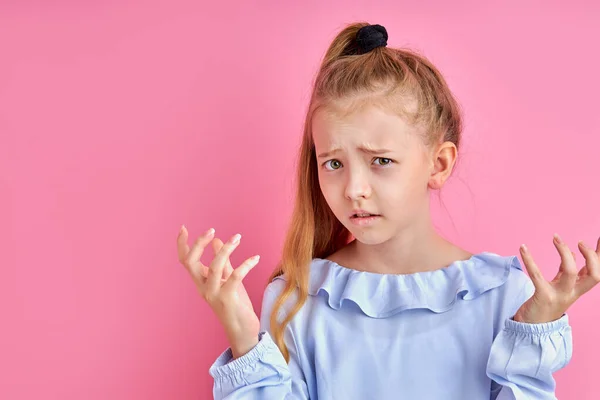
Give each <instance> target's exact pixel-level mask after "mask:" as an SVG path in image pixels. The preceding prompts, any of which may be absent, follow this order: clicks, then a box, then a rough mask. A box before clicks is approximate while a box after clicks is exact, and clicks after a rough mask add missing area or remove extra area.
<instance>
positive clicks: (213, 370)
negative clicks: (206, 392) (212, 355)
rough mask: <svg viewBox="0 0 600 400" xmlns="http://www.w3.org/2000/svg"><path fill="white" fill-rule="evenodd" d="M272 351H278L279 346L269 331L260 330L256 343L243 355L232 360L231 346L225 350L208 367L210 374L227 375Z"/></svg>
mask: <svg viewBox="0 0 600 400" xmlns="http://www.w3.org/2000/svg"><path fill="white" fill-rule="evenodd" d="M272 351H276V352H277V353H279V348H278V347H277V345H275V342H273V339H272V338H271V335H269V332H260V333H259V334H258V344H257V345H256V346H254V347H253V348H252V350H250V351H249V352H248V353H246V354H244V355H243V356H241V357H239V358H236V359H235V360H234V359H233V353H232V352H231V348H228V349H227V350H225V351H224V352H223V353H222V354H221V355H220V356H219V358H217V360H216V361H215V363H214V364H213V365H212V366H211V367H210V370H209V372H210V375H212V377H213V378H215V379H217V378H225V377H228V376H230V375H233V374H235V373H236V372H238V371H241V370H242V369H244V368H245V367H247V366H249V365H253V364H255V363H256V362H257V361H259V360H260V359H262V358H263V356H264V354H265V353H269V352H272Z"/></svg>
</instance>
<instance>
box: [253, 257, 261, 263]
mask: <svg viewBox="0 0 600 400" xmlns="http://www.w3.org/2000/svg"><path fill="white" fill-rule="evenodd" d="M258 260H260V256H259V255H256V256H254V257H252V261H256V262H258Z"/></svg>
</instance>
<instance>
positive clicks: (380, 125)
mask: <svg viewBox="0 0 600 400" xmlns="http://www.w3.org/2000/svg"><path fill="white" fill-rule="evenodd" d="M416 131H417V130H416V129H415V128H414V127H412V126H411V125H409V124H408V123H407V122H406V121H405V120H404V119H402V118H401V117H400V116H398V115H395V114H393V113H390V112H387V111H385V110H383V109H381V108H378V107H365V108H360V109H358V110H356V111H354V112H349V113H338V112H335V110H331V109H319V110H317V111H316V112H315V113H314V115H313V119H312V135H313V141H314V142H315V144H316V145H317V146H330V145H337V144H338V143H339V142H355V141H360V142H363V143H364V144H367V145H369V144H370V145H373V146H375V145H379V146H388V147H389V146H393V145H396V146H398V145H406V140H407V139H409V137H410V136H413V135H414V134H415V133H417V132H416Z"/></svg>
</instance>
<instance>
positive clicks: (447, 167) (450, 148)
mask: <svg viewBox="0 0 600 400" xmlns="http://www.w3.org/2000/svg"><path fill="white" fill-rule="evenodd" d="M457 155H458V149H457V148H456V145H455V144H454V143H452V142H444V143H442V144H440V145H439V146H438V147H437V149H436V150H435V151H434V152H433V155H432V157H433V159H432V161H433V169H432V171H431V176H430V177H429V188H430V189H441V188H442V186H444V183H446V181H447V180H448V178H449V177H450V174H451V173H452V169H453V168H454V164H455V163H456V157H457Z"/></svg>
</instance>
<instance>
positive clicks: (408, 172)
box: [312, 107, 434, 244]
mask: <svg viewBox="0 0 600 400" xmlns="http://www.w3.org/2000/svg"><path fill="white" fill-rule="evenodd" d="M312 132H313V140H314V142H315V149H316V155H317V165H318V170H319V184H320V187H321V191H322V192H323V195H324V197H325V199H326V201H327V203H328V204H329V207H330V208H331V210H332V211H333V213H334V214H335V216H336V217H337V218H338V219H339V220H340V222H341V223H342V224H343V225H344V226H345V227H346V228H347V229H348V230H349V231H350V233H351V234H352V235H353V236H354V237H355V238H356V239H357V240H359V241H360V242H362V243H365V244H379V243H383V242H385V241H387V240H389V239H391V238H393V237H394V236H396V235H397V234H398V233H400V232H401V231H404V230H406V229H408V228H410V227H411V226H414V224H418V223H419V221H420V220H422V218H428V215H429V192H428V187H429V184H430V180H431V176H432V173H433V172H434V163H433V160H432V155H431V151H429V149H428V148H427V146H426V145H425V143H424V141H423V137H422V135H421V134H420V133H419V132H418V130H417V129H416V128H414V127H412V126H410V125H408V124H407V123H406V122H404V120H403V119H402V118H400V117H399V116H396V115H392V114H390V113H387V112H385V111H383V110H382V109H381V108H377V107H370V108H363V109H361V110H360V111H356V112H354V113H352V114H350V115H347V116H343V117H342V116H341V115H338V114H336V113H335V112H333V111H331V110H326V109H319V110H317V112H316V113H315V114H314V116H313V121H312ZM357 213H363V214H370V215H371V216H360V215H356V214H357Z"/></svg>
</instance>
